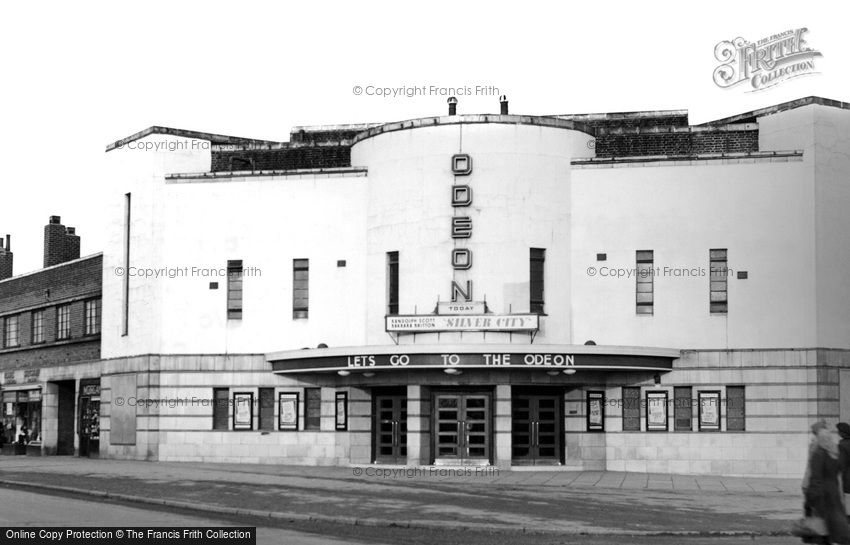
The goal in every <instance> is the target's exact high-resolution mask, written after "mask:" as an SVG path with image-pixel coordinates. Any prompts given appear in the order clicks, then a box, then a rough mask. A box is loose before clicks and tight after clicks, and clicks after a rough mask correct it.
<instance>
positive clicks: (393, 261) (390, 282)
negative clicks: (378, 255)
mask: <svg viewBox="0 0 850 545" xmlns="http://www.w3.org/2000/svg"><path fill="white" fill-rule="evenodd" d="M387 314H388V315H390V316H395V315H397V314H398V252H387Z"/></svg>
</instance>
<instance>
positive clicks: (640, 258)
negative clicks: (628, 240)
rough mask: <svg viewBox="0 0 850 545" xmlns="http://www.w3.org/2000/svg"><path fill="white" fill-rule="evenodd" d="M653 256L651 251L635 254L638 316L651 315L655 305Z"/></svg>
mask: <svg viewBox="0 0 850 545" xmlns="http://www.w3.org/2000/svg"><path fill="white" fill-rule="evenodd" d="M654 262H655V256H654V252H653V251H652V250H638V251H637V253H636V267H635V278H636V280H637V288H636V289H637V292H636V304H637V307H636V308H637V313H638V314H646V315H652V314H653V306H654V303H655V295H654V291H653V290H654V286H653V277H654V275H653V273H654Z"/></svg>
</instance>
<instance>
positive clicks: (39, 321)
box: [31, 310, 44, 344]
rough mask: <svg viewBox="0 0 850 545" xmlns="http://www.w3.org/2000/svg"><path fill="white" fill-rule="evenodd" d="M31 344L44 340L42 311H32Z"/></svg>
mask: <svg viewBox="0 0 850 545" xmlns="http://www.w3.org/2000/svg"><path fill="white" fill-rule="evenodd" d="M31 331H32V344H38V343H43V342H44V311H43V310H34V311H32V328H31Z"/></svg>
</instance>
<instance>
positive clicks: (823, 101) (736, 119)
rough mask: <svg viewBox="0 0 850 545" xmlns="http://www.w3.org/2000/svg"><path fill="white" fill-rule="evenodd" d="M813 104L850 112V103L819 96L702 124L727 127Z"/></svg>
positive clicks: (790, 101)
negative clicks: (730, 124) (731, 124)
mask: <svg viewBox="0 0 850 545" xmlns="http://www.w3.org/2000/svg"><path fill="white" fill-rule="evenodd" d="M811 104H819V105H821V106H830V107H832V108H841V109H843V110H850V103H848V102H841V101H840V100H833V99H831V98H823V97H818V96H808V97H804V98H798V99H795V100H789V101H788V102H783V103H781V104H774V105H773V106H767V107H765V108H760V109H758V110H752V111H750V112H744V113H742V114H736V115H733V116H730V117H724V118H721V119H715V120H714V121H708V122H707V123H702V124H701V125H726V124H729V123H740V122H741V121H742V120H750V119H752V121H755V118H758V117H762V116H765V115H771V114H775V113H779V112H784V111H786V110H793V109H795V108H802V107H803V106H809V105H811Z"/></svg>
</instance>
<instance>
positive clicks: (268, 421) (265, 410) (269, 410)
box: [259, 388, 274, 430]
mask: <svg viewBox="0 0 850 545" xmlns="http://www.w3.org/2000/svg"><path fill="white" fill-rule="evenodd" d="M259 425H260V429H261V430H273V429H274V388H260V406H259Z"/></svg>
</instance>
